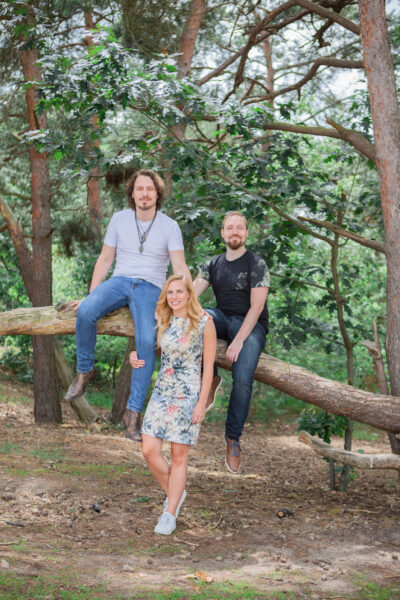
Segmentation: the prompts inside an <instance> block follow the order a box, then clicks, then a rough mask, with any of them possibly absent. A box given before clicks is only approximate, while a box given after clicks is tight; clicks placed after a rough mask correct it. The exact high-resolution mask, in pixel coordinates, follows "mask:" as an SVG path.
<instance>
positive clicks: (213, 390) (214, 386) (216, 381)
mask: <svg viewBox="0 0 400 600" xmlns="http://www.w3.org/2000/svg"><path fill="white" fill-rule="evenodd" d="M221 383H222V377H221V375H215V377H214V378H213V380H212V383H211V387H210V391H209V392H208V398H207V404H206V412H207V411H208V410H210V408H212V407H213V406H214V402H215V398H216V395H217V392H218V388H219V386H220V385H221Z"/></svg>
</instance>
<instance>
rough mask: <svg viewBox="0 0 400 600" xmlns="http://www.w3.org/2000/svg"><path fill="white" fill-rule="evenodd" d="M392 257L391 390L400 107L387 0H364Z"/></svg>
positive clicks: (398, 352) (398, 312) (399, 387)
mask: <svg viewBox="0 0 400 600" xmlns="http://www.w3.org/2000/svg"><path fill="white" fill-rule="evenodd" d="M359 8H360V25H361V41H362V49H363V62H364V66H365V71H366V74H367V81H368V90H369V98H370V105H371V114H372V123H373V129H374V137H375V148H376V164H377V169H378V174H379V180H380V192H381V205H382V214H383V221H384V227H385V240H386V244H385V247H386V260H387V337H386V350H387V361H388V369H389V378H390V385H391V390H392V394H393V395H395V396H398V395H400V108H399V102H398V97H397V89H396V82H395V78H394V70H393V61H392V57H391V53H390V45H389V36H388V31H387V27H386V14H385V1H384V0H359Z"/></svg>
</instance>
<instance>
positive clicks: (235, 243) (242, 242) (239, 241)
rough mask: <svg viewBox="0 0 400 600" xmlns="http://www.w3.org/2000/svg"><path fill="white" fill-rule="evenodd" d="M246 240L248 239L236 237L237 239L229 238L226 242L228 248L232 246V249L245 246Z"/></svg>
mask: <svg viewBox="0 0 400 600" xmlns="http://www.w3.org/2000/svg"><path fill="white" fill-rule="evenodd" d="M245 242H246V240H242V239H241V238H236V240H234V241H231V240H228V241H227V242H225V243H226V245H227V246H228V248H230V249H231V250H237V249H238V248H241V247H242V246H244V245H245Z"/></svg>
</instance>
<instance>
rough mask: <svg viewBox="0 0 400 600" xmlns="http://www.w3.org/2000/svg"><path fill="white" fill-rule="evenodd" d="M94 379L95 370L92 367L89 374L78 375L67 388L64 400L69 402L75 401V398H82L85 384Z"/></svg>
mask: <svg viewBox="0 0 400 600" xmlns="http://www.w3.org/2000/svg"><path fill="white" fill-rule="evenodd" d="M95 377H96V369H95V368H94V367H93V369H92V370H91V371H89V373H78V374H77V375H76V377H75V379H74V380H73V382H72V383H71V385H70V386H69V388H68V390H67V393H66V394H65V396H64V400H65V401H66V402H71V400H75V398H79V397H80V396H83V393H84V391H85V389H86V386H87V384H88V383H89V381H92V379H94V378H95Z"/></svg>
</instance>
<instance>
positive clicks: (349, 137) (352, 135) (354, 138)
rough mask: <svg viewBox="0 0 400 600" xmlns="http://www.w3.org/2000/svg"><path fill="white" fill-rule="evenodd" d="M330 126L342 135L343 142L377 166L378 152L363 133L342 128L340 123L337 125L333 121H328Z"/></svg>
mask: <svg viewBox="0 0 400 600" xmlns="http://www.w3.org/2000/svg"><path fill="white" fill-rule="evenodd" d="M326 122H327V123H328V125H332V127H334V128H335V129H336V130H337V131H338V132H339V134H340V137H341V138H342V140H345V141H346V142H349V143H350V144H351V145H352V146H354V148H356V150H358V151H359V152H361V154H364V156H366V157H367V158H369V159H370V160H372V162H373V163H374V164H376V150H375V146H374V144H372V143H371V142H370V141H368V140H367V139H366V138H365V137H364V136H363V135H361V133H359V132H358V131H354V130H353V129H347V128H346V127H342V125H339V123H336V122H335V121H334V120H333V119H326Z"/></svg>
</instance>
